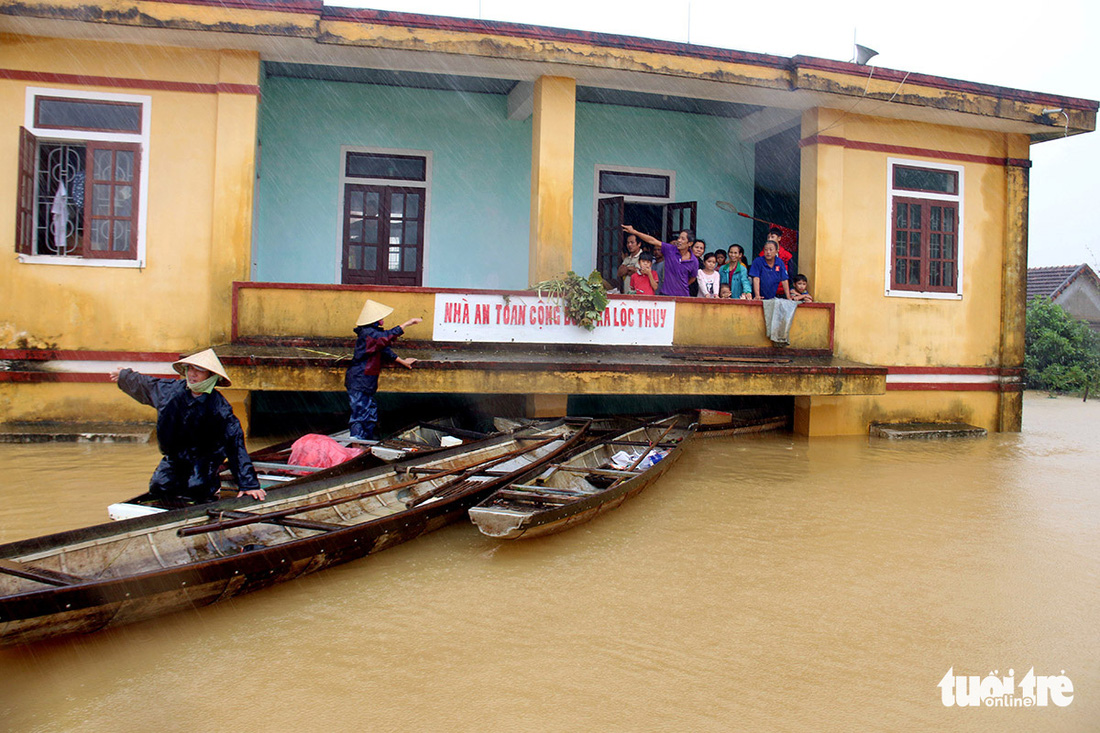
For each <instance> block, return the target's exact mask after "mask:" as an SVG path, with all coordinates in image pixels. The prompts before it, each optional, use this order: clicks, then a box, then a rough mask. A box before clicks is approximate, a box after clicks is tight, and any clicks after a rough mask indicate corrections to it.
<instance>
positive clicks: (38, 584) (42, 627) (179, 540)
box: [0, 421, 587, 645]
mask: <svg viewBox="0 0 1100 733" xmlns="http://www.w3.org/2000/svg"><path fill="white" fill-rule="evenodd" d="M586 428H587V424H586V423H580V424H576V423H570V422H566V421H558V422H557V423H555V424H552V425H549V426H546V427H544V428H542V429H532V430H529V431H525V432H521V433H516V434H513V435H502V436H496V437H492V438H487V439H485V440H482V441H478V442H476V443H472V444H469V445H464V446H459V447H456V448H449V449H446V450H443V451H440V452H438V453H434V454H432V455H427V456H422V457H418V458H413V459H410V460H408V461H405V462H403V463H401V464H396V465H390V466H383V467H379V468H374V469H370V470H367V471H364V472H361V473H355V474H349V475H345V476H336V477H332V478H328V479H322V480H319V481H314V482H307V483H301V484H297V485H287V486H283V487H280V488H278V489H275V490H274V491H272V492H271V493H270V494H269V496H268V498H267V499H266V500H265V501H262V502H255V501H249V500H247V499H231V500H228V501H220V502H215V503H213V504H207V505H203V506H197V507H191V508H188V509H179V510H174V511H170V512H164V513H161V514H155V515H150V516H146V517H138V518H135V519H129V520H125V521H121V522H112V523H108V524H100V525H96V526H93V527H87V528H84V529H79V530H74V531H70V532H61V533H59V534H53V535H47V536H44V537H37V538H34V539H28V540H22V541H19V542H12V543H9V544H6V545H0V645H10V644H19V643H25V642H32V641H36V640H40V639H46V638H50V637H55V636H61V635H66V634H76V633H87V632H92V631H97V630H100V629H103V628H107V627H111V626H118V625H121V624H126V623H131V622H134V621H141V620H143V619H147V618H151V617H153V616H159V615H162V614H165V613H169V612H172V611H176V610H180V609H185V608H195V607H199V606H205V605H208V604H211V603H214V602H215V601H218V600H222V599H225V598H231V597H233V596H237V595H241V594H243V593H248V592H250V591H253V590H258V589H260V588H265V587H268V586H271V585H274V584H276V583H279V582H282V581H284V580H289V579H291V578H295V577H298V576H300V575H304V574H306V573H312V572H316V571H318V570H322V569H324V568H326V567H329V566H331V565H336V564H338V563H343V562H347V561H349V560H354V559H356V558H360V557H363V556H366V555H370V554H372V553H375V552H378V551H380V550H384V549H387V548H389V547H393V546H394V545H398V544H401V543H402V542H406V541H408V540H411V539H413V538H415V537H418V536H420V535H422V534H424V533H427V532H431V531H433V530H435V529H438V528H440V527H442V526H444V525H446V524H449V523H451V522H453V521H457V520H459V519H462V518H464V517H465V512H466V510H467V509H469V507H470V506H472V505H473V504H475V503H477V502H478V501H480V500H481V499H482V498H484V497H485V496H486V495H487V494H489V493H491V492H492V491H493V490H494V489H496V488H497V487H498V486H501V485H503V484H505V483H508V482H510V481H512V480H514V479H515V478H517V477H518V476H520V475H523V474H525V473H527V472H529V471H531V470H533V469H537V468H539V467H541V466H543V465H545V464H547V463H550V462H552V461H553V460H554V459H555V458H557V457H558V456H560V455H562V454H563V453H566V452H568V451H569V449H570V448H571V447H572V446H573V445H574V444H575V443H576V442H577V441H578V440H579V439H580V437H581V435H583V433H584V431H585V429H586Z"/></svg>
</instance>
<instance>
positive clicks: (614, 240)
mask: <svg viewBox="0 0 1100 733" xmlns="http://www.w3.org/2000/svg"><path fill="white" fill-rule="evenodd" d="M596 204H597V205H596V269H597V270H598V271H599V273H600V275H601V276H602V277H603V279H604V280H606V281H607V282H609V283H611V284H612V285H614V286H616V287H620V288H621V287H622V280H620V279H619V263H620V262H622V258H623V254H624V253H625V243H626V235H625V234H623V229H622V225H623V224H630V225H631V226H632V227H634V228H635V229H637V230H638V231H640V232H645V233H646V234H649V235H651V236H653V237H656V238H657V239H660V240H661V241H662V242H667V241H669V239H670V238H671V237H672V236H674V233H676V232H680V231H681V230H684V229H690V230H691V231H693V232H694V231H696V224H697V221H698V210H699V206H698V204H697V203H696V202H695V201H683V202H679V203H669V204H653V203H645V202H634V201H631V202H627V201H626V199H625V198H624V197H623V196H609V197H607V198H601V199H599V200H598V201H597V202H596Z"/></svg>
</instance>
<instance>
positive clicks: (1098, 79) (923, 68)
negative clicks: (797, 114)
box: [326, 0, 1100, 270]
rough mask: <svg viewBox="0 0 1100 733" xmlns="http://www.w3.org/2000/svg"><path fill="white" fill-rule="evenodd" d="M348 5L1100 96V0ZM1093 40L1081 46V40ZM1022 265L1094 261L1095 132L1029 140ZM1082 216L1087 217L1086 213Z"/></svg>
mask: <svg viewBox="0 0 1100 733" xmlns="http://www.w3.org/2000/svg"><path fill="white" fill-rule="evenodd" d="M326 2H327V3H328V4H331V5H339V6H344V7H372V8H377V9H381V10H400V11H405V12H415V13H427V14H430V15H450V16H458V17H466V18H478V17H480V18H483V19H485V20H501V21H510V22H515V23H531V24H535V25H546V26H555V27H559V28H574V29H578V30H588V31H600V32H604V33H616V34H620V35H628V36H642V37H645V38H659V39H664V40H670V41H680V42H690V43H694V44H699V45H705V46H716V47H720V48H731V49H736V50H739V51H753V52H757V53H770V54H777V55H780V56H788V57H789V56H795V55H799V54H803V55H807V56H819V57H821V58H827V59H836V60H840V61H848V60H850V59H851V57H852V34H853V32H855V33H857V35H858V39H859V42H860V44H862V45H864V46H868V47H870V48H873V49H875V50H876V51H878V52H879V55H878V56H877V57H875V58H874V59H873V60H872V62H871V63H872V64H873V65H876V66H881V67H884V68H891V69H900V70H902V71H912V72H915V73H922V74H933V75H936V76H945V77H949V78H953V79H962V80H965V81H975V82H983V83H987V84H998V85H1002V86H1007V87H1013V88H1016V89H1025V90H1028V91H1037V92H1046V93H1051V94H1062V95H1066V96H1071V97H1083V98H1085V99H1100V68H1098V65H1097V63H1096V61H1097V59H1098V57H1100V53H1098V52H1097V48H1098V47H1100V3H1096V2H1095V0H1067V1H1065V2H1050V3H1040V4H1037V3H1034V2H1026V3H1025V2H1021V1H1020V0H1002V1H1001V2H978V1H977V0H953V1H949V0H925V1H924V2H921V3H914V4H912V5H903V4H900V3H899V4H896V5H894V4H890V7H889V8H886V7H884V6H885V5H887V3H884V2H882V0H868V1H856V0H850V1H843V0H835V1H834V2H802V1H800V2H782V0H770V1H768V0H765V1H763V2H752V3H744V2H733V0H663V1H662V2H659V3H658V2H647V1H644V0H643V1H642V2H637V1H635V2H621V1H620V0H537V2H536V1H529V0H389V1H387V0H367V1H362V2H360V1H358V0H326ZM1087 49H1088V50H1087ZM1031 158H1032V161H1033V167H1032V169H1031V212H1030V213H1031V219H1030V249H1029V256H1028V265H1029V266H1031V267H1039V266H1047V265H1076V264H1080V263H1082V262H1088V263H1089V264H1090V265H1091V266H1092V267H1093V268H1094V269H1097V270H1100V267H1098V265H1100V225H1098V224H1097V223H1096V222H1095V221H1094V220H1091V215H1092V214H1093V213H1094V212H1095V210H1096V208H1097V207H1098V206H1100V171H1097V165H1098V164H1100V132H1094V133H1089V134H1087V135H1077V136H1074V137H1070V138H1068V139H1065V140H1055V141H1051V142H1046V143H1042V144H1039V145H1035V146H1033V147H1032V149H1031ZM1086 217H1090V220H1088V221H1086Z"/></svg>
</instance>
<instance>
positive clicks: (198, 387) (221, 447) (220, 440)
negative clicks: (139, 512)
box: [111, 349, 266, 503]
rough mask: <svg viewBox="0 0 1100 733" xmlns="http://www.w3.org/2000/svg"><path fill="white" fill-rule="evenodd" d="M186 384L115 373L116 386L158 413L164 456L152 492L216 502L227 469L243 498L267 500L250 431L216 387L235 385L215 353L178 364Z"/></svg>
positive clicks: (126, 371) (183, 499) (207, 352)
mask: <svg viewBox="0 0 1100 733" xmlns="http://www.w3.org/2000/svg"><path fill="white" fill-rule="evenodd" d="M172 368H173V369H175V370H176V371H177V372H178V373H179V374H180V376H182V377H183V379H164V378H160V377H150V376H148V375H146V374H141V373H140V372H135V371H133V370H132V369H126V368H121V367H120V368H118V369H115V370H114V371H112V372H111V381H113V382H118V387H119V389H121V390H122V391H123V392H125V393H126V394H128V395H130V396H131V397H133V398H134V399H135V400H137V401H138V402H140V403H142V404H143V405H149V406H151V407H154V408H156V410H157V443H159V445H160V452H161V453H163V454H164V458H162V459H161V461H160V464H159V465H158V466H157V468H156V470H155V471H154V472H153V477H152V478H151V479H150V480H149V493H150V494H152V495H153V496H154V497H155V498H157V499H158V500H161V501H166V502H169V503H178V502H193V503H204V502H208V501H214V500H215V499H217V497H218V489H219V488H220V487H221V478H220V476H219V474H220V472H221V466H222V462H223V461H227V462H228V463H229V470H230V472H232V474H233V478H234V479H236V481H237V488H238V489H239V492H238V494H237V496H242V495H246V496H250V497H252V498H253V499H263V498H264V497H265V496H266V492H265V491H264V490H263V489H262V488H260V482H259V479H258V478H257V477H256V470H255V469H254V468H253V467H252V459H250V458H249V457H248V451H247V450H245V446H244V431H243V430H242V429H241V423H240V420H238V419H237V416H236V415H234V414H233V408H232V407H230V405H229V402H228V401H227V400H226V399H225V397H223V396H222V395H221V394H220V393H218V392H216V391H215V390H214V388H215V387H228V386H230V384H231V382H230V381H229V377H228V376H226V373H225V369H224V368H223V367H222V364H221V361H220V360H219V359H218V356H217V354H215V353H214V350H213V349H206V350H205V351H200V352H199V353H197V354H192V355H191V356H186V357H184V358H182V359H180V360H179V361H177V362H176V363H174V364H173V365H172Z"/></svg>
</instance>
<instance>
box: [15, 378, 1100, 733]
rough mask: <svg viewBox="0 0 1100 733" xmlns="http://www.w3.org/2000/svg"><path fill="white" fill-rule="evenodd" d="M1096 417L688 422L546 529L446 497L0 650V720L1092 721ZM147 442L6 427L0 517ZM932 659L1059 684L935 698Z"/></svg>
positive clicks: (1053, 408)
mask: <svg viewBox="0 0 1100 733" xmlns="http://www.w3.org/2000/svg"><path fill="white" fill-rule="evenodd" d="M1098 441H1100V403H1097V402H1095V401H1094V402H1090V403H1088V404H1084V403H1082V402H1081V401H1080V400H1075V399H1069V398H1059V399H1049V398H1047V397H1045V396H1043V395H1030V394H1029V395H1027V396H1026V398H1025V412H1024V431H1023V432H1022V433H1021V434H1018V435H992V436H989V437H988V438H984V439H967V440H956V441H953V442H920V441H904V442H888V441H881V440H868V439H866V438H843V439H814V440H807V439H804V438H800V437H796V436H791V435H786V434H769V435H761V436H748V437H740V438H724V439H709V440H696V441H694V442H693V443H692V444H691V445H690V446H689V447H688V448H687V449H686V450H685V454H684V457H683V459H682V460H681V461H680V463H679V464H677V465H676V466H675V467H674V468H673V469H672V470H671V471H670V472H669V473H668V474H667V475H666V476H665V477H664V479H663V480H661V481H660V482H659V483H658V484H655V485H654V486H651V487H650V488H649V489H647V490H646V491H645V492H644V493H643V494H641V495H640V496H638V497H637V498H636V499H634V500H632V501H631V502H629V503H627V504H625V505H624V506H623V507H621V508H620V509H618V510H616V511H615V512H612V513H610V514H608V515H606V516H604V517H602V518H600V519H597V520H596V521H594V522H592V523H590V524H588V525H585V526H583V527H579V528H576V529H574V530H572V531H570V532H568V533H565V534H561V535H558V536H555V537H549V538H544V539H539V540H531V541H521V542H516V543H512V544H505V543H502V542H499V541H494V540H490V539H488V538H485V537H482V536H481V535H480V534H478V532H477V531H476V530H475V529H474V528H473V527H472V525H468V524H466V525H455V526H452V527H448V528H446V529H444V530H441V531H439V532H437V533H435V534H432V535H428V536H426V537H423V538H421V539H419V540H416V541H413V542H411V543H409V544H406V545H403V546H401V547H398V548H395V549H392V550H388V551H386V552H383V553H381V554H379V555H376V556H374V557H370V558H366V559H364V560H359V561H356V562H352V563H349V564H346V565H343V566H340V567H337V568H333V569H330V570H327V571H324V572H322V573H320V574H317V575H313V576H308V577H306V578H303V579H300V580H297V581H294V582H290V583H287V584H284V585H281V586H277V587H275V588H272V589H268V590H264V591H261V592H258V593H255V594H252V595H250V596H245V597H243V598H240V599H237V600H233V601H229V602H226V603H223V604H219V605H215V606H211V607H208V608H204V609H201V610H197V611H193V612H186V613H180V614H176V615H173V616H169V617H165V618H163V619H159V620H155V621H151V622H146V623H142V624H137V625H134V626H130V627H123V628H120V629H116V630H112V631H108V632H103V633H100V634H95V635H91V636H86V637H82V638H77V639H72V640H67V641H62V642H55V643H48V644H39V645H34V646H30V647H24V648H15V649H4V650H0V729H3V730H13V731H75V730H79V731H118V730H135V731H153V730H162V731H175V730H187V731H193V730H242V731H296V732H302V731H313V730H378V731H382V730H401V731H438V730H452V731H528V730H552V731H559V730H572V731H580V730H593V731H612V730H613V731H727V730H750V731H759V730H778V731H810V730H815V731H816V730H835V731H852V730H898V731H900V730H951V731H989V730H1028V731H1038V730H1041V731H1048V730H1049V731H1095V730H1100V450H1098V448H1097V442H1098ZM156 461H157V452H156V448H155V446H152V445H31V446H22V445H0V467H2V471H0V482H2V489H0V497H2V502H0V542H10V541H13V540H16V539H21V538H24V537H29V536H33V535H37V534H44V533H47V532H53V531H58V530H62V529H70V528H74V527H79V526H83V525H86V524H92V523H97V522H100V521H104V520H105V519H106V505H107V504H108V503H110V502H112V501H116V500H119V499H123V498H126V497H128V496H130V495H133V494H135V493H138V492H139V491H140V490H141V489H142V488H143V486H144V485H145V483H146V481H147V480H148V476H149V474H150V472H151V471H152V469H153V466H154V465H155V463H156ZM949 669H952V670H953V671H954V674H955V675H959V676H977V677H982V678H985V677H987V676H988V675H990V674H991V673H994V672H996V673H997V676H998V677H1005V676H1008V675H1009V674H1010V672H1009V670H1012V672H1013V673H1014V681H1015V683H1016V684H1017V687H1016V688H1015V689H1016V697H1017V698H1018V697H1020V693H1019V687H1018V685H1019V683H1020V682H1021V681H1022V680H1023V679H1024V678H1025V675H1027V673H1028V671H1029V670H1032V669H1033V670H1034V675H1035V676H1051V675H1054V676H1059V677H1062V678H1065V679H1068V680H1069V681H1070V682H1071V683H1072V687H1073V693H1072V699H1071V701H1070V702H1069V704H1068V705H1064V706H1059V705H1055V704H1054V703H1053V702H1051V701H1048V703H1047V705H1045V706H1032V707H1004V706H1001V707H992V706H991V707H986V706H980V707H967V708H960V707H958V706H951V707H946V706H945V705H944V704H943V702H942V700H941V688H940V687H938V685H939V683H940V682H941V679H943V678H944V676H945V675H946V673H947V672H948V670H949ZM1065 700H1066V698H1065V696H1063V698H1062V699H1061V701H1062V702H1065Z"/></svg>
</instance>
